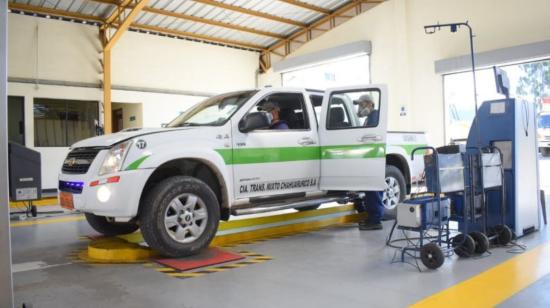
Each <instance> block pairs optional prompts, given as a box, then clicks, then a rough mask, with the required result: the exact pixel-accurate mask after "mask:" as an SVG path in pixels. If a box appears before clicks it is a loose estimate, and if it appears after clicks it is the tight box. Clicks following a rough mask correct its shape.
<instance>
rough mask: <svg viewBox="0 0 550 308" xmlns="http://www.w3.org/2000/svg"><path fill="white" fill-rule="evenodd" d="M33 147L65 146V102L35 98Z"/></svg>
mask: <svg viewBox="0 0 550 308" xmlns="http://www.w3.org/2000/svg"><path fill="white" fill-rule="evenodd" d="M33 112H34V146H37V147H63V146H66V142H67V134H66V129H65V116H66V114H67V112H66V111H65V102H63V101H56V100H51V99H41V98H37V99H35V100H34V107H33Z"/></svg>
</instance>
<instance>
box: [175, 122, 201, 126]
mask: <svg viewBox="0 0 550 308" xmlns="http://www.w3.org/2000/svg"><path fill="white" fill-rule="evenodd" d="M202 125H203V124H199V123H191V122H186V123H181V124H178V125H176V127H186V126H202Z"/></svg>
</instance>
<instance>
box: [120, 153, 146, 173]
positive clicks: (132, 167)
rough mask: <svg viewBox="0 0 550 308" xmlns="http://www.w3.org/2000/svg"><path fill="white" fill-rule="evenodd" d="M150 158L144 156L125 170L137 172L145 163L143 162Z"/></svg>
mask: <svg viewBox="0 0 550 308" xmlns="http://www.w3.org/2000/svg"><path fill="white" fill-rule="evenodd" d="M149 156H150V155H146V156H142V157H140V158H138V159H136V160H134V161H133V162H132V163H131V164H129V165H128V167H126V169H125V170H136V169H137V168H139V166H140V165H141V163H143V161H144V160H146V159H147V158H148V157H149Z"/></svg>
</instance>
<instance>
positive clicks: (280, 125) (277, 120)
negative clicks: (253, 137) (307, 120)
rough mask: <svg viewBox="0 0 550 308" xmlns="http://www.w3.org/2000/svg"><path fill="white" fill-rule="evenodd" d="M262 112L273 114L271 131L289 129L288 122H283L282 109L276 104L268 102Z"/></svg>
mask: <svg viewBox="0 0 550 308" xmlns="http://www.w3.org/2000/svg"><path fill="white" fill-rule="evenodd" d="M261 110H263V111H266V112H269V113H271V116H272V117H273V119H272V120H271V125H270V126H269V128H270V129H289V127H288V124H287V123H286V121H284V120H281V117H280V113H281V108H280V107H279V104H277V103H276V102H267V103H265V104H264V105H263V106H262V107H261Z"/></svg>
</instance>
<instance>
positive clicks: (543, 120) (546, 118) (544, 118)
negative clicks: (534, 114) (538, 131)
mask: <svg viewBox="0 0 550 308" xmlns="http://www.w3.org/2000/svg"><path fill="white" fill-rule="evenodd" d="M539 128H550V114H545V115H541V116H539Z"/></svg>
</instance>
